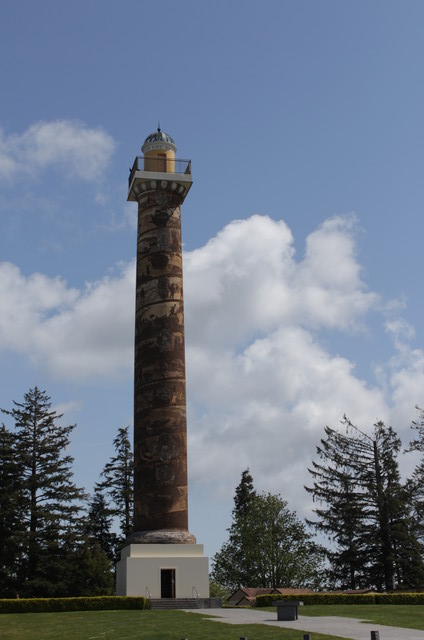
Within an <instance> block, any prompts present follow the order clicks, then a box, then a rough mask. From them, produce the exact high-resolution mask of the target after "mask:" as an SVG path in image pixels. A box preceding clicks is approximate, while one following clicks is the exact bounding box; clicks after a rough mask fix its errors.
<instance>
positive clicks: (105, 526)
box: [84, 489, 116, 563]
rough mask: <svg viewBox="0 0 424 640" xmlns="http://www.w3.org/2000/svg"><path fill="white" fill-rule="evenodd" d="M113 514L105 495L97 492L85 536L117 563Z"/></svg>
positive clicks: (111, 560)
mask: <svg viewBox="0 0 424 640" xmlns="http://www.w3.org/2000/svg"><path fill="white" fill-rule="evenodd" d="M111 526H112V514H111V511H110V509H108V507H107V504H106V500H105V497H104V495H103V494H102V493H101V492H100V490H98V489H97V490H95V491H94V495H93V496H92V498H91V500H90V504H89V509H88V515H87V520H86V523H85V526H84V536H85V537H86V539H87V540H89V541H90V542H91V543H92V544H93V545H94V544H96V543H97V544H98V545H99V546H100V548H101V549H102V551H103V552H104V553H105V554H106V557H107V558H109V560H110V562H111V563H112V562H113V563H114V562H115V561H116V534H115V533H112V532H111Z"/></svg>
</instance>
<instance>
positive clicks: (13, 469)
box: [0, 424, 24, 597]
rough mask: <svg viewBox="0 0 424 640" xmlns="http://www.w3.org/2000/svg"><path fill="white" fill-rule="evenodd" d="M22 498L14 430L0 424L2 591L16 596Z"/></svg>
mask: <svg viewBox="0 0 424 640" xmlns="http://www.w3.org/2000/svg"><path fill="white" fill-rule="evenodd" d="M22 500H23V493H22V483H21V470H20V466H19V464H18V461H17V459H16V440H15V434H14V433H11V432H9V431H8V430H7V429H6V427H5V425H4V424H3V425H2V426H1V428H0V541H1V543H0V593H1V594H2V595H3V596H9V597H14V596H15V594H16V592H17V590H18V588H19V584H18V578H17V576H18V572H19V566H20V562H21V561H22V539H23V533H24V532H23V525H22V521H21V515H20V508H21V504H22Z"/></svg>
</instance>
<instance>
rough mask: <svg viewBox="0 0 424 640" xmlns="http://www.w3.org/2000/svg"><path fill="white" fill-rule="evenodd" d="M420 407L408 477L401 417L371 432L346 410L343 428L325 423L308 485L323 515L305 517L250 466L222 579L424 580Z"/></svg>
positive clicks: (315, 583) (370, 585) (234, 584)
mask: <svg viewBox="0 0 424 640" xmlns="http://www.w3.org/2000/svg"><path fill="white" fill-rule="evenodd" d="M417 409H418V414H419V418H418V420H417V421H414V422H413V423H412V428H413V429H414V430H415V434H416V437H415V438H414V439H413V440H412V441H411V442H410V443H409V446H408V448H407V449H406V451H404V453H407V452H410V451H419V452H421V459H420V461H419V462H418V464H417V466H416V467H415V469H414V471H413V473H412V474H411V477H409V478H407V479H406V480H405V481H402V480H401V475H400V471H399V455H400V454H401V453H402V443H401V441H400V439H399V437H398V436H397V434H396V432H395V430H394V429H393V428H392V427H386V426H385V425H384V423H382V422H378V423H376V424H375V425H374V427H373V429H372V432H371V435H369V434H366V433H364V432H363V431H361V430H360V429H358V427H356V426H355V425H354V424H352V422H351V421H350V420H349V419H348V418H347V417H346V416H344V418H343V420H342V426H343V427H344V430H343V431H338V430H335V429H331V428H330V427H328V426H327V427H325V429H324V437H323V438H322V439H321V440H320V443H319V445H318V446H317V447H316V455H317V458H316V460H313V461H312V464H311V466H310V468H309V469H308V470H309V473H310V476H311V485H310V486H307V487H305V489H306V491H307V492H308V494H310V495H311V496H312V499H313V502H314V504H315V508H314V510H313V513H314V516H315V517H314V518H310V519H307V520H306V521H305V522H302V521H301V520H300V519H299V518H298V517H297V516H296V514H295V512H292V511H290V509H289V508H288V504H287V502H286V501H285V500H283V498H282V497H281V496H280V495H273V494H271V493H261V494H258V493H257V492H256V490H255V489H254V486H253V478H252V476H251V474H250V472H249V470H248V469H246V470H245V471H243V473H242V477H241V482H240V484H239V485H238V486H237V488H236V492H235V496H234V508H233V511H232V524H231V527H230V528H229V530H228V532H229V536H228V540H227V541H226V542H225V543H224V544H223V546H222V547H221V549H220V551H218V553H217V554H215V556H214V558H213V563H212V565H213V566H212V578H213V580H214V582H215V583H216V585H217V586H220V587H224V588H226V589H229V590H234V589H236V588H238V587H239V586H245V587H273V588H276V587H311V588H315V589H316V588H320V589H341V590H348V589H360V588H364V589H376V590H379V591H383V590H393V589H420V588H424V561H423V557H424V410H422V409H419V408H417ZM312 532H315V533H319V534H320V539H321V540H323V542H320V543H318V542H317V541H316V538H314V537H313V535H312Z"/></svg>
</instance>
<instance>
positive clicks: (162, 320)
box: [131, 181, 195, 543]
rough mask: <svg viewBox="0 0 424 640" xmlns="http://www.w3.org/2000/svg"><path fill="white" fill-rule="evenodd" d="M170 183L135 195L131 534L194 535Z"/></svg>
mask: <svg viewBox="0 0 424 640" xmlns="http://www.w3.org/2000/svg"><path fill="white" fill-rule="evenodd" d="M165 182H166V184H165ZM171 185H172V182H171V181H169V182H168V181H160V182H157V181H156V188H155V189H152V186H151V185H148V186H149V187H150V189H149V191H147V192H141V194H140V195H139V197H138V235H137V284H136V322H135V367H134V467H135V468H134V531H135V533H134V534H133V536H131V541H132V542H143V541H145V542H149V543H153V542H178V543H193V542H195V538H194V536H192V535H191V534H190V533H189V532H188V498H187V420H186V381H185V346H184V296H183V265H182V243H181V203H182V201H183V197H182V196H181V195H179V194H178V193H175V192H172V191H171V190H168V188H167V187H169V188H170V187H171Z"/></svg>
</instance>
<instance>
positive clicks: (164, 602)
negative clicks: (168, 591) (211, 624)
mask: <svg viewBox="0 0 424 640" xmlns="http://www.w3.org/2000/svg"><path fill="white" fill-rule="evenodd" d="M152 609H203V607H202V606H201V603H200V602H199V598H157V599H156V598H152Z"/></svg>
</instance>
